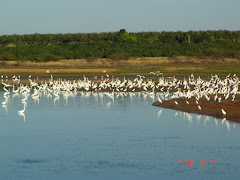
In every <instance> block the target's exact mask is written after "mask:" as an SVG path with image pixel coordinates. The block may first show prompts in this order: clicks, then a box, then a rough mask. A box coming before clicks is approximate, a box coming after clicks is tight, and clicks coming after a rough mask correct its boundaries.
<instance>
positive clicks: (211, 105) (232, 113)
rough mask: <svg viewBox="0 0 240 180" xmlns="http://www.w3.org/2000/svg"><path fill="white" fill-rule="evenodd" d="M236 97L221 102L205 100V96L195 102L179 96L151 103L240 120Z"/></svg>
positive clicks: (192, 99)
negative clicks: (224, 113)
mask: <svg viewBox="0 0 240 180" xmlns="http://www.w3.org/2000/svg"><path fill="white" fill-rule="evenodd" d="M236 97H237V98H236V100H234V101H231V100H227V101H223V102H216V101H211V100H210V101H207V100H206V99H205V98H202V99H200V100H199V101H198V104H197V103H196V99H195V98H190V99H187V98H179V99H171V100H165V101H163V102H162V103H160V102H155V103H153V105H154V106H158V107H164V108H169V109H175V110H179V111H184V112H188V113H197V114H203V115H209V116H213V117H216V118H226V119H228V120H230V121H234V122H240V100H239V98H240V97H239V96H236ZM186 100H187V101H188V102H189V104H187V102H186ZM175 101H176V102H177V104H176V102H175ZM198 105H199V106H200V108H201V110H200V109H199V107H198ZM222 109H223V110H224V111H225V112H226V115H223V113H222Z"/></svg>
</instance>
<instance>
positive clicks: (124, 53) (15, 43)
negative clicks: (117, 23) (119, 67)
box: [0, 29, 240, 61]
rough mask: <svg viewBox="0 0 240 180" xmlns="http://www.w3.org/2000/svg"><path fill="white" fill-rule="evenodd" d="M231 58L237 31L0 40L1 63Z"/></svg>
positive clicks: (236, 54)
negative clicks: (62, 60)
mask: <svg viewBox="0 0 240 180" xmlns="http://www.w3.org/2000/svg"><path fill="white" fill-rule="evenodd" d="M174 56H195V57H214V58H221V57H230V58H237V59H240V31H227V30H219V31H188V32H182V31H178V32H138V33H128V32H127V31H126V30H125V29H121V30H120V31H119V32H107V33H75V34H26V35H2V36H0V60H5V61H8V60H21V61H22V60H31V61H52V60H60V59H81V58H112V59H129V58H130V57H174Z"/></svg>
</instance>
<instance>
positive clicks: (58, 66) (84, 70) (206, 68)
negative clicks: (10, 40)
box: [0, 57, 240, 74]
mask: <svg viewBox="0 0 240 180" xmlns="http://www.w3.org/2000/svg"><path fill="white" fill-rule="evenodd" d="M93 62H94V63H93ZM239 69H240V63H239V60H237V59H230V58H228V59H227V58H224V59H211V58H205V59H203V58H188V57H176V58H167V57H151V58H150V57H147V58H131V59H129V60H111V59H106V58H102V59H101V58H97V59H92V60H91V61H89V59H77V60H60V61H49V62H31V61H0V74H46V72H47V70H49V73H51V74H104V70H106V73H110V74H148V73H149V72H156V71H160V72H161V73H164V74H189V73H195V74H196V73H197V74H228V73H233V74H237V73H239Z"/></svg>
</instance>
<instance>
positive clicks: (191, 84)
mask: <svg viewBox="0 0 240 180" xmlns="http://www.w3.org/2000/svg"><path fill="white" fill-rule="evenodd" d="M150 74H153V76H154V73H152V72H151V73H150ZM155 74H156V73H155ZM158 75H159V73H157V76H155V77H154V78H145V77H144V76H141V75H137V77H136V78H130V79H126V78H125V77H123V78H121V79H120V78H118V77H114V76H111V77H110V76H109V75H108V74H105V75H104V76H101V78H100V79H99V80H96V79H94V80H90V79H89V78H86V77H83V79H79V80H64V79H54V78H53V76H52V75H51V76H50V78H49V80H45V81H40V80H38V78H37V79H32V76H29V77H28V81H29V82H28V83H26V82H25V83H21V77H20V76H15V75H14V76H12V77H11V78H9V77H7V76H4V75H2V76H1V81H2V87H3V90H4V100H3V101H2V107H5V108H6V110H7V103H8V100H9V97H10V94H11V93H12V95H13V96H19V94H20V95H21V97H22V99H21V102H22V104H23V109H22V110H19V111H18V113H19V115H22V116H24V118H25V115H24V112H25V111H26V108H27V100H28V98H32V99H34V100H35V101H39V98H40V97H41V96H40V94H41V93H43V92H47V93H48V94H50V95H51V96H53V97H54V98H53V99H54V103H55V102H56V101H57V100H59V98H60V93H62V94H63V96H64V98H65V99H67V97H68V96H69V95H70V94H71V93H72V92H77V91H91V92H99V91H104V95H106V96H108V97H109V98H111V99H112V101H114V98H116V97H118V96H119V95H122V94H124V93H129V92H141V93H143V94H144V95H145V96H150V97H152V99H153V100H154V98H155V97H156V98H157V100H158V101H159V102H160V103H161V102H162V101H164V100H167V99H176V101H175V103H176V105H178V102H177V98H180V97H185V98H186V99H189V98H191V97H194V98H195V99H196V104H197V105H198V101H199V99H200V98H202V97H205V98H206V99H207V100H208V101H210V100H211V101H217V102H221V101H226V100H232V101H233V100H235V97H236V95H237V94H239V93H240V91H239V85H240V81H239V78H238V77H237V75H236V74H234V75H232V76H231V75H230V74H229V75H228V76H226V77H225V78H219V77H218V76H217V75H212V76H211V77H209V78H207V79H202V78H201V77H194V75H193V74H191V75H190V76H189V77H188V78H183V79H177V78H175V77H174V76H173V77H164V76H163V74H161V76H158ZM156 92H160V93H157V94H156ZM210 95H213V96H211V97H214V98H213V99H211V98H210ZM186 103H187V104H189V102H188V100H186ZM198 108H199V110H201V106H200V105H198ZM222 114H223V116H225V115H226V114H227V112H226V111H225V110H224V109H222ZM223 121H225V118H224V119H223Z"/></svg>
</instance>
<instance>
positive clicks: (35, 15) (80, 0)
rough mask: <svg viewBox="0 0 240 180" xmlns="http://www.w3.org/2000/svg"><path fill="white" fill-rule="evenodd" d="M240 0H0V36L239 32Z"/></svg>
mask: <svg viewBox="0 0 240 180" xmlns="http://www.w3.org/2000/svg"><path fill="white" fill-rule="evenodd" d="M239 7H240V0H0V35H10V34H33V33H40V34H45V33H51V34H55V33H92V32H97V33H99V32H116V31H119V30H120V29H126V30H127V31H128V32H142V31H158V32H161V31H189V30H197V31H198V30H240V11H239Z"/></svg>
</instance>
